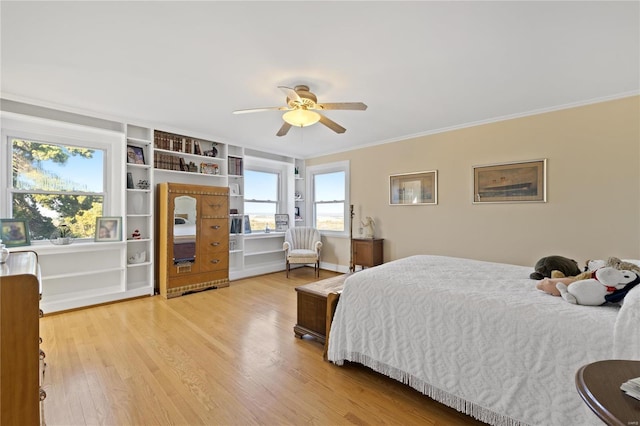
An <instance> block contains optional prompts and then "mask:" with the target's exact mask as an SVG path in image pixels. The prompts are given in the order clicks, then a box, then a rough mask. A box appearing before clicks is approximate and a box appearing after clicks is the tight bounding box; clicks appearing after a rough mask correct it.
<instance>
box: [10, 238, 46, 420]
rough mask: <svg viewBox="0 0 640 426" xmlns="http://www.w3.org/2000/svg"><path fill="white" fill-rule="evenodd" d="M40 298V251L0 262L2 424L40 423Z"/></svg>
mask: <svg viewBox="0 0 640 426" xmlns="http://www.w3.org/2000/svg"><path fill="white" fill-rule="evenodd" d="M39 301H40V274H39V267H38V257H37V255H36V253H35V252H31V251H25V252H13V253H11V255H10V256H9V258H8V259H7V262H6V263H5V264H0V424H2V425H21V426H22V425H38V424H40V411H41V410H40V399H41V398H40V394H41V390H40V377H42V372H41V371H40V367H41V363H40V348H39V339H40V333H39V331H40V326H39V321H40V315H39V312H40V309H39V303H40V302H39ZM43 395H44V392H43ZM43 399H44V398H43Z"/></svg>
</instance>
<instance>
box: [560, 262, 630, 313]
mask: <svg viewBox="0 0 640 426" xmlns="http://www.w3.org/2000/svg"><path fill="white" fill-rule="evenodd" d="M594 275H595V278H588V279H584V280H579V281H575V282H573V283H571V285H569V286H567V285H565V284H563V283H557V284H556V288H557V289H558V291H560V295H561V296H562V298H563V299H564V300H566V301H567V302H569V303H573V304H577V305H587V306H599V305H602V304H603V303H605V302H607V299H606V298H605V296H607V295H609V294H611V293H613V292H614V291H616V290H620V289H622V288H624V287H625V286H626V285H627V284H629V283H632V282H633V281H635V280H637V279H638V275H637V274H636V273H635V272H633V271H627V270H618V269H615V268H611V267H608V266H607V267H604V268H600V269H598V270H596V271H595V273H594Z"/></svg>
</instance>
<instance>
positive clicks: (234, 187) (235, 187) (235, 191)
mask: <svg viewBox="0 0 640 426" xmlns="http://www.w3.org/2000/svg"><path fill="white" fill-rule="evenodd" d="M229 195H240V184H237V183H230V184H229Z"/></svg>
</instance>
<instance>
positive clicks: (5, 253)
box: [0, 240, 10, 263]
mask: <svg viewBox="0 0 640 426" xmlns="http://www.w3.org/2000/svg"><path fill="white" fill-rule="evenodd" d="M9 254H10V253H9V249H8V248H7V247H6V246H5V245H4V244H2V240H0V263H5V262H6V261H7V259H8V258H9Z"/></svg>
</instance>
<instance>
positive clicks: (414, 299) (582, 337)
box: [327, 256, 640, 425]
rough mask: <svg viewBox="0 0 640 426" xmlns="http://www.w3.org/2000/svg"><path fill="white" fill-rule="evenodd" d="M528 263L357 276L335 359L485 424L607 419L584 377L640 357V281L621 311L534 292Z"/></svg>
mask: <svg viewBox="0 0 640 426" xmlns="http://www.w3.org/2000/svg"><path fill="white" fill-rule="evenodd" d="M531 270H532V269H531V267H523V266H515V265H507V264H499V263H491V262H483V261H478V260H470V259H460V258H452V257H443V256H411V257H408V258H404V259H400V260H396V261H393V262H389V263H386V264H383V265H380V266H377V267H375V268H370V269H366V270H363V271H360V272H358V273H355V274H352V275H351V276H349V277H348V278H347V279H346V281H345V286H344V290H343V292H342V294H341V295H340V301H339V303H338V306H337V308H336V312H335V317H334V320H333V323H332V326H331V332H330V335H329V346H328V354H327V355H328V359H329V361H332V362H334V363H335V364H337V365H342V364H343V363H344V362H345V361H352V362H357V363H361V364H363V365H365V366H367V367H369V368H371V369H373V370H375V371H377V372H379V373H382V374H384V375H386V376H389V377H392V378H394V379H396V380H399V381H401V382H403V383H406V384H408V385H409V386H411V387H413V388H415V389H417V390H418V391H420V392H422V393H423V394H425V395H428V396H429V397H431V398H433V399H434V400H436V401H439V402H441V403H443V404H445V405H447V406H450V407H452V408H455V409H456V410H458V411H461V412H463V413H466V414H469V415H471V416H472V417H475V418H477V419H478V420H481V421H483V422H486V423H489V424H496V425H521V424H531V425H589V424H593V425H598V424H601V422H600V420H598V418H597V417H596V416H595V415H594V414H593V413H591V411H590V410H589V409H588V408H587V406H586V404H584V403H583V402H582V400H581V399H580V397H579V395H578V393H577V391H576V388H575V373H576V371H577V370H578V368H579V367H581V366H582V365H584V364H587V363H590V362H593V361H597V360H602V359H611V358H623V359H636V360H637V359H640V332H639V331H638V324H640V286H636V287H635V288H633V289H632V290H631V291H630V292H629V293H628V295H627V296H626V298H625V300H624V304H623V305H622V307H620V306H618V305H608V306H598V307H592V306H578V305H572V304H569V303H567V302H565V301H564V300H563V299H562V298H560V297H554V296H550V295H548V294H545V293H543V292H541V291H539V290H536V288H535V284H536V281H533V280H531V279H529V278H528V276H529V274H530V273H531Z"/></svg>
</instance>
